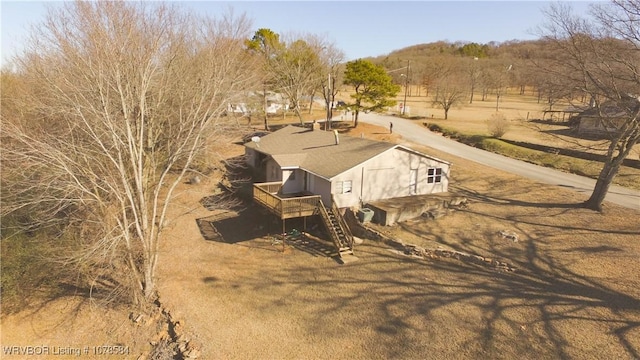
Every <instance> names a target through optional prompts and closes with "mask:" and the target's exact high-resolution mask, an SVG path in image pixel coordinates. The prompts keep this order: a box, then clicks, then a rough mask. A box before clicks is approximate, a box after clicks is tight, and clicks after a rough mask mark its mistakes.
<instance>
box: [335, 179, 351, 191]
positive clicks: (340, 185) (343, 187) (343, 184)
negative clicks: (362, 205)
mask: <svg viewBox="0 0 640 360" xmlns="http://www.w3.org/2000/svg"><path fill="white" fill-rule="evenodd" d="M352 191H353V182H352V181H351V180H345V181H336V190H335V193H336V194H351V192H352Z"/></svg>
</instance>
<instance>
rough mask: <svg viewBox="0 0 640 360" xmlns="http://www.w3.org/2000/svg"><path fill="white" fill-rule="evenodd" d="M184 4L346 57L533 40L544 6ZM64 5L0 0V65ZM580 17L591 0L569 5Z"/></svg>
mask: <svg viewBox="0 0 640 360" xmlns="http://www.w3.org/2000/svg"><path fill="white" fill-rule="evenodd" d="M180 4H181V6H184V7H185V8H188V9H191V10H194V11H196V12H197V13H201V14H210V15H214V16H215V15H216V14H220V13H221V12H224V11H226V10H228V8H229V7H231V8H233V10H234V12H235V13H236V14H240V13H246V14H247V16H248V17H249V18H250V19H252V20H253V27H254V30H257V29H259V28H270V29H271V30H273V31H275V32H277V33H288V32H294V33H312V34H317V35H326V37H327V39H329V40H330V41H333V42H335V43H336V45H337V46H338V47H339V48H340V49H342V50H343V51H344V52H345V54H346V57H347V60H353V59H357V58H362V57H367V56H378V55H383V54H388V53H390V52H392V51H394V50H398V49H401V48H403V47H407V46H411V45H417V44H423V43H429V42H435V41H439V40H447V41H451V42H455V41H465V42H477V43H488V42H490V41H497V42H503V41H507V40H530V39H535V38H537V36H536V35H535V31H534V30H535V28H536V26H539V25H541V24H542V23H543V22H544V15H543V13H542V11H541V10H542V9H544V8H546V7H548V6H549V4H550V2H546V1H349V2H339V1H278V2H275V1H260V2H256V1H230V2H229V1H197V2H191V1H184V2H180ZM60 5H61V2H59V1H58V2H35V1H4V0H1V1H0V12H1V15H2V17H1V23H2V28H1V30H2V31H1V35H2V38H1V42H2V64H3V65H5V64H6V63H7V60H8V59H9V58H10V57H11V56H13V55H14V54H16V53H18V52H19V51H20V49H21V48H22V46H23V43H24V41H25V39H26V35H27V33H28V31H29V27H30V26H31V25H35V24H38V23H40V22H41V21H42V20H43V19H44V15H45V13H46V9H47V7H48V6H54V7H55V6H60ZM571 5H572V7H573V8H574V9H575V11H576V12H577V13H580V14H583V13H586V11H587V9H588V5H589V3H587V2H585V1H571Z"/></svg>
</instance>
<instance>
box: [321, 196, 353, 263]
mask: <svg viewBox="0 0 640 360" xmlns="http://www.w3.org/2000/svg"><path fill="white" fill-rule="evenodd" d="M317 209H318V212H319V214H320V217H321V218H322V222H323V223H324V226H325V227H326V228H327V230H328V231H329V236H330V237H331V240H332V241H333V244H334V245H335V247H336V249H337V250H338V255H339V256H340V257H342V256H343V255H353V235H352V234H351V230H350V229H349V226H348V225H347V223H346V222H345V221H344V218H343V217H342V214H340V210H339V209H338V207H337V206H336V205H335V201H333V205H332V206H331V208H330V209H327V208H326V207H325V206H324V203H323V202H322V200H320V199H318V205H317Z"/></svg>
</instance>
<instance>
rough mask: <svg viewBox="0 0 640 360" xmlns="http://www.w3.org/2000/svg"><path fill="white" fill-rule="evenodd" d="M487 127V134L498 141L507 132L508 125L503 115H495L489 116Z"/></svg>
mask: <svg viewBox="0 0 640 360" xmlns="http://www.w3.org/2000/svg"><path fill="white" fill-rule="evenodd" d="M487 127H488V128H489V134H491V136H493V137H494V138H498V139H499V138H501V137H503V136H504V134H506V133H507V131H509V127H510V124H509V120H507V118H506V117H505V116H504V115H503V114H501V113H496V114H493V115H491V118H490V119H489V120H488V121H487Z"/></svg>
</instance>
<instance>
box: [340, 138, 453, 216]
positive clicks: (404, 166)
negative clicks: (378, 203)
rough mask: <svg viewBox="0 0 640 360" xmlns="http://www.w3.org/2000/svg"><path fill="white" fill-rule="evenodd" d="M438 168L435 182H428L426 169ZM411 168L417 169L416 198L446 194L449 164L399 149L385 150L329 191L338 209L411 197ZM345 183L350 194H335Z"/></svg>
mask: <svg viewBox="0 0 640 360" xmlns="http://www.w3.org/2000/svg"><path fill="white" fill-rule="evenodd" d="M430 168H441V169H442V174H441V178H440V180H441V181H440V182H439V183H435V182H434V183H428V181H427V178H428V170H429V169H430ZM411 169H416V170H417V186H416V193H415V194H416V195H425V194H432V193H440V192H446V191H447V189H448V184H449V165H447V164H445V163H441V162H439V161H436V160H433V159H430V158H426V157H423V156H420V155H418V154H414V153H412V152H409V151H406V150H403V149H392V150H389V151H386V152H384V153H382V154H380V155H378V156H376V157H374V158H372V159H370V160H368V161H366V162H364V163H363V164H361V165H360V166H357V167H355V168H353V169H351V170H348V171H346V172H344V173H342V174H340V175H338V176H337V177H335V178H334V179H333V182H332V186H331V192H332V193H333V194H334V198H335V199H336V202H337V203H338V206H339V207H359V206H360V203H361V201H362V203H367V202H369V201H374V200H381V199H388V198H392V197H400V196H409V195H412V194H411V191H410V188H409V184H410V182H411V181H410V176H411ZM363 179H364V180H363ZM345 181H351V183H352V186H351V193H346V194H345V193H338V192H340V189H341V188H342V186H340V184H339V183H338V182H342V184H344V182H345Z"/></svg>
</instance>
